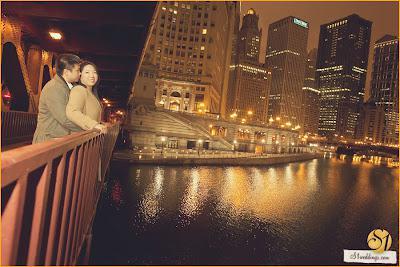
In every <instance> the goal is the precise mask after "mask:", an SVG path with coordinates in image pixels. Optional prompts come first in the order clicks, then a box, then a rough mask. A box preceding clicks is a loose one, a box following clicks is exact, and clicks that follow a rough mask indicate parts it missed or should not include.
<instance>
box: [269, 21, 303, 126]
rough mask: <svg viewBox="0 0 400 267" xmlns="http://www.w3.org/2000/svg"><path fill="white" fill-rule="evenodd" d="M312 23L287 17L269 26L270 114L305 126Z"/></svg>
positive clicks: (283, 120)
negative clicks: (309, 30)
mask: <svg viewBox="0 0 400 267" xmlns="http://www.w3.org/2000/svg"><path fill="white" fill-rule="evenodd" d="M307 38H308V23H307V22H305V21H303V20H301V19H299V18H295V17H292V16H290V17H286V18H284V19H281V20H279V21H277V22H274V23H272V24H270V25H269V28H268V42H267V51H266V56H265V64H266V66H267V67H268V68H269V69H271V70H272V85H271V92H270V95H269V108H268V117H274V118H276V117H280V118H281V121H282V122H283V123H288V122H291V123H292V125H294V124H296V125H302V118H303V116H302V112H303V111H302V94H303V92H302V88H303V82H304V71H305V62H306V57H307Z"/></svg>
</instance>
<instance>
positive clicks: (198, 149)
mask: <svg viewBox="0 0 400 267" xmlns="http://www.w3.org/2000/svg"><path fill="white" fill-rule="evenodd" d="M197 144H198V148H197V154H198V155H199V156H200V147H201V144H203V140H201V139H199V140H197Z"/></svg>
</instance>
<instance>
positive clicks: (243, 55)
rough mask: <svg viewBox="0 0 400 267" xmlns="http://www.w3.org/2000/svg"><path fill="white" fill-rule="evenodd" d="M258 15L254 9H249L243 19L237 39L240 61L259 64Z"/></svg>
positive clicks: (259, 34) (259, 30) (259, 38)
mask: <svg viewBox="0 0 400 267" xmlns="http://www.w3.org/2000/svg"><path fill="white" fill-rule="evenodd" d="M258 19H259V17H258V15H257V14H256V11H255V10H254V9H252V8H251V9H249V10H248V11H247V14H246V15H244V17H243V23H242V27H241V29H240V31H239V38H238V41H237V42H238V50H237V51H238V55H239V59H240V60H246V61H248V62H255V63H258V62H259V58H260V43H261V29H259V28H258Z"/></svg>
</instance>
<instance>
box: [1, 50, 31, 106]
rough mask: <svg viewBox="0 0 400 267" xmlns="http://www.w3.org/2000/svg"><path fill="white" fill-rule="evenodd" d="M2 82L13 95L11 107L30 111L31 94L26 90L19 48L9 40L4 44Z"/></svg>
mask: <svg viewBox="0 0 400 267" xmlns="http://www.w3.org/2000/svg"><path fill="white" fill-rule="evenodd" d="M1 83H2V84H4V85H5V86H7V88H8V90H9V91H10V94H11V96H12V98H11V103H10V109H11V110H19V111H28V109H29V96H28V92H27V91H26V86H25V81H24V77H23V76H22V71H21V65H20V64H19V60H18V56H17V49H16V47H15V46H14V44H12V43H10V42H8V43H5V44H4V45H3V55H2V58H1Z"/></svg>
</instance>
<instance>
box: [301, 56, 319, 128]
mask: <svg viewBox="0 0 400 267" xmlns="http://www.w3.org/2000/svg"><path fill="white" fill-rule="evenodd" d="M316 61H317V49H315V48H314V49H312V50H311V51H310V52H309V53H308V56H307V60H306V71H305V77H304V85H303V114H304V118H303V127H302V132H304V133H312V134H317V133H318V119H319V90H318V89H317V83H316V81H315V69H316V68H315V66H316Z"/></svg>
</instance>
